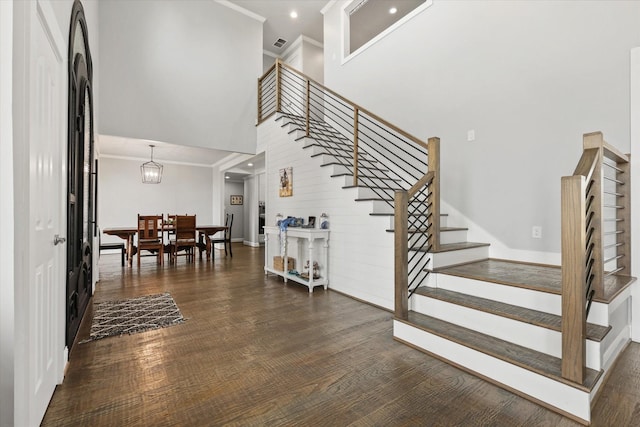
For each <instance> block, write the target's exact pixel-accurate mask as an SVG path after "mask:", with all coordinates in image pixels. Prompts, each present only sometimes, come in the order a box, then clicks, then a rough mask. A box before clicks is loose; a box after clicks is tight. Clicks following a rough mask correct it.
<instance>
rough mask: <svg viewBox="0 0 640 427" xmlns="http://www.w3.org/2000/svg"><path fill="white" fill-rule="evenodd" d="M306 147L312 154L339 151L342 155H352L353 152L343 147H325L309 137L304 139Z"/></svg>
mask: <svg viewBox="0 0 640 427" xmlns="http://www.w3.org/2000/svg"><path fill="white" fill-rule="evenodd" d="M304 149H305V152H306V153H309V155H311V156H315V155H320V154H334V153H337V154H339V155H341V156H351V155H352V154H351V153H350V152H349V151H348V150H345V149H344V148H343V147H331V148H325V147H321V146H319V145H317V144H315V141H313V140H312V139H309V138H305V141H304Z"/></svg>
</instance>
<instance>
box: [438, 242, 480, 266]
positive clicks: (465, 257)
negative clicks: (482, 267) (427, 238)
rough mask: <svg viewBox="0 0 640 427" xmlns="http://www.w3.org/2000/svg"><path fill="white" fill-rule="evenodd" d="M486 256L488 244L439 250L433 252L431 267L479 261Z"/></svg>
mask: <svg viewBox="0 0 640 427" xmlns="http://www.w3.org/2000/svg"><path fill="white" fill-rule="evenodd" d="M487 258H489V247H488V246H481V247H477V248H469V249H461V250H457V251H449V252H439V253H434V254H433V268H441V267H446V266H448V265H455V264H463V263H467V262H472V261H480V260H483V259H487Z"/></svg>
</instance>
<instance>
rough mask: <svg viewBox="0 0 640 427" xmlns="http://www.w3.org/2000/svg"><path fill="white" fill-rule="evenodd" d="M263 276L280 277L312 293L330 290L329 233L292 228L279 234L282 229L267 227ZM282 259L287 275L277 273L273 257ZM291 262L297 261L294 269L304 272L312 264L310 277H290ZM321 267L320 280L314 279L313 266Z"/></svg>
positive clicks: (265, 231)
mask: <svg viewBox="0 0 640 427" xmlns="http://www.w3.org/2000/svg"><path fill="white" fill-rule="evenodd" d="M264 234H265V239H264V242H265V250H264V256H265V259H264V272H265V274H266V273H273V274H277V275H278V276H281V277H282V278H284V281H285V283H286V282H287V281H288V280H293V281H294V282H297V283H300V284H302V285H305V286H307V287H309V293H311V292H313V288H314V287H315V286H324V289H327V288H328V287H329V277H328V276H329V263H328V260H329V257H328V252H329V230H322V229H318V228H300V227H289V228H287V229H286V230H285V231H282V232H281V231H280V227H273V226H265V227H264ZM274 256H281V257H283V264H284V271H281V270H276V269H275V268H274V265H273V257H274ZM289 258H293V259H295V267H294V268H295V269H296V270H297V271H298V273H302V272H303V268H304V265H305V264H306V262H307V260H308V261H309V270H308V271H309V277H308V278H305V277H302V276H301V275H296V274H291V273H289V272H288V271H286V270H287V265H288V260H289ZM314 262H317V263H318V273H319V276H320V277H318V278H314V277H313V263H314Z"/></svg>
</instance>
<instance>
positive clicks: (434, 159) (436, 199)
mask: <svg viewBox="0 0 640 427" xmlns="http://www.w3.org/2000/svg"><path fill="white" fill-rule="evenodd" d="M427 164H428V169H429V172H431V171H433V181H432V182H431V184H430V185H429V190H430V192H431V197H430V200H431V205H430V206H429V208H428V210H427V214H428V215H429V216H430V218H431V233H429V243H430V246H431V247H432V250H438V249H440V138H437V137H432V138H429V140H428V141H427Z"/></svg>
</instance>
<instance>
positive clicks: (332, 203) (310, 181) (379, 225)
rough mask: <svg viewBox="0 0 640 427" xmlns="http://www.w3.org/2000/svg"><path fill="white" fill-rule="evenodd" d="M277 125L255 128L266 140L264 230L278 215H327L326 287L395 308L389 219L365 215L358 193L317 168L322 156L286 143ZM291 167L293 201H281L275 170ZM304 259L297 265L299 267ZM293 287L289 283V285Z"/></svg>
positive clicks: (366, 210) (287, 139)
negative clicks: (316, 155)
mask: <svg viewBox="0 0 640 427" xmlns="http://www.w3.org/2000/svg"><path fill="white" fill-rule="evenodd" d="M290 138H291V136H289V135H287V132H286V130H284V129H282V128H281V127H280V123H279V122H275V121H273V119H270V120H267V121H266V122H264V123H262V124H261V125H260V126H259V127H258V139H259V140H260V141H266V143H267V147H268V149H267V150H266V172H265V178H266V225H267V226H274V225H275V218H276V214H277V213H281V214H282V215H284V217H287V216H294V217H303V218H304V220H305V223H306V222H307V219H308V217H309V216H315V217H316V225H319V222H320V215H321V214H322V213H323V212H325V213H327V214H328V215H329V223H330V231H331V232H330V236H329V287H330V288H331V289H334V290H337V291H340V292H343V293H345V294H347V295H351V296H353V297H356V298H360V299H362V300H364V301H368V302H370V303H372V304H376V305H379V306H382V307H385V308H387V309H392V308H393V260H394V257H393V233H387V232H386V230H387V229H388V228H389V226H390V219H389V217H377V216H371V215H369V213H370V211H371V209H370V206H369V205H368V204H367V203H358V202H355V201H354V199H356V197H357V196H356V190H355V189H343V188H342V186H343V185H344V180H343V181H340V179H337V178H331V174H332V172H331V168H329V167H323V168H321V167H320V165H321V160H320V157H314V158H312V157H310V152H309V151H308V150H303V148H302V145H301V144H300V143H299V142H298V143H294V142H292V141H291V140H290ZM286 167H292V168H293V171H292V179H293V196H292V197H279V195H278V188H279V184H280V178H279V177H280V175H279V171H280V169H282V168H286ZM304 261H305V260H297V262H298V264H297V265H301V264H300V262H304ZM290 283H291V282H290Z"/></svg>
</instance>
